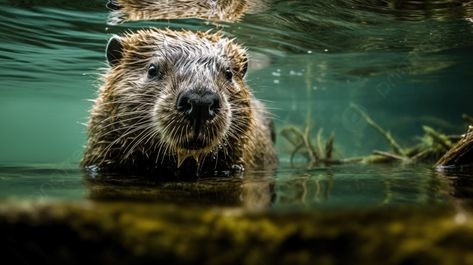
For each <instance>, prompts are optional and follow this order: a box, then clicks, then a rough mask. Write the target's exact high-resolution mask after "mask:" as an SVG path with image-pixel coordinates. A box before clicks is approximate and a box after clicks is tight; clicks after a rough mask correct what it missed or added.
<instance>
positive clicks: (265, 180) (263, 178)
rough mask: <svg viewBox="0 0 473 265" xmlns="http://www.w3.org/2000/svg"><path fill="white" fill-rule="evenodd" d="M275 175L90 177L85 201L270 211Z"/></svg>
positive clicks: (105, 175)
mask: <svg viewBox="0 0 473 265" xmlns="http://www.w3.org/2000/svg"><path fill="white" fill-rule="evenodd" d="M273 173H274V172H259V173H256V174H254V175H252V176H245V177H244V178H243V177H242V176H240V177H235V176H232V177H222V176H219V177H218V178H215V177H209V178H200V179H198V180H195V179H193V180H189V179H187V180H186V179H176V178H175V177H172V178H168V179H165V178H163V177H160V178H150V177H149V176H128V175H127V176H126V178H123V177H122V176H118V175H112V174H95V175H92V174H89V175H86V176H84V180H85V183H86V186H87V193H88V194H87V197H88V198H89V199H92V200H95V201H138V202H151V203H170V204H173V205H183V206H217V207H219V206H220V207H224V206H225V207H243V208H244V209H247V210H263V209H267V208H270V207H271V206H272V203H273V201H274V198H275V194H274V179H273V177H272V175H273Z"/></svg>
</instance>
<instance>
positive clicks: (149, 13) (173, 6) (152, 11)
mask: <svg viewBox="0 0 473 265" xmlns="http://www.w3.org/2000/svg"><path fill="white" fill-rule="evenodd" d="M266 2H267V0H208V1H202V0H167V1H160V0H146V1H145V0H109V1H108V2H107V7H108V8H109V9H110V10H112V12H111V13H110V16H109V23H110V24H117V23H121V22H123V21H134V20H151V19H182V18H199V19H207V20H212V21H226V22H236V21H239V20H240V19H241V18H242V17H243V16H244V15H245V14H255V13H260V12H263V11H264V10H266V9H267V8H268V3H266Z"/></svg>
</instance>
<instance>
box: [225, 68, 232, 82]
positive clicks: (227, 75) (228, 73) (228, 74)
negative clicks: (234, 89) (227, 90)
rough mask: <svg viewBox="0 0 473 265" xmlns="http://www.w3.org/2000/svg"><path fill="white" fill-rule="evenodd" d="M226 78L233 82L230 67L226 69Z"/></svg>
mask: <svg viewBox="0 0 473 265" xmlns="http://www.w3.org/2000/svg"><path fill="white" fill-rule="evenodd" d="M225 78H226V79H227V80H228V82H232V79H233V72H232V69H231V68H230V67H227V68H226V69H225Z"/></svg>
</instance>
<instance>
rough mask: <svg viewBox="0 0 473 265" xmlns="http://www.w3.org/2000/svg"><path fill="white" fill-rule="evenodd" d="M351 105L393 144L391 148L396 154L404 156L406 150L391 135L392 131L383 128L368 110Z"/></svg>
mask: <svg viewBox="0 0 473 265" xmlns="http://www.w3.org/2000/svg"><path fill="white" fill-rule="evenodd" d="M350 106H351V108H352V109H354V110H355V111H356V112H358V114H360V116H361V117H363V119H365V121H366V122H367V123H368V124H369V125H370V126H371V127H373V128H374V129H375V130H376V131H378V132H379V133H380V134H381V135H382V136H384V138H385V139H386V141H387V142H388V144H389V145H390V146H391V149H392V150H393V152H394V153H395V154H396V155H401V156H404V151H403V150H402V148H401V146H400V145H399V144H398V143H397V142H396V140H394V138H393V136H392V135H391V133H390V132H388V131H385V130H384V129H383V128H381V126H379V125H378V124H377V123H376V122H375V121H374V120H373V119H371V117H370V116H369V115H368V114H366V112H364V111H363V110H361V109H360V108H359V107H358V106H357V105H355V104H353V103H352V104H350Z"/></svg>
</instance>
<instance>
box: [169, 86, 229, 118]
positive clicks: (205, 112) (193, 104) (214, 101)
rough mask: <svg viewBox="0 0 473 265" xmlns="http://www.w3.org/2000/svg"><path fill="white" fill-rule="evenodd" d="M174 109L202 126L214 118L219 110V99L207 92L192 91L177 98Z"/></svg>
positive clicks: (217, 96)
mask: <svg viewBox="0 0 473 265" xmlns="http://www.w3.org/2000/svg"><path fill="white" fill-rule="evenodd" d="M176 109H177V111H179V112H181V113H183V114H184V115H186V117H188V118H189V119H190V120H191V121H193V122H195V123H197V124H202V123H204V122H206V121H210V120H212V119H213V118H215V116H216V115H217V113H218V111H219V109H220V97H219V95H218V94H217V93H215V92H212V91H209V90H201V89H192V90H189V91H186V92H183V93H181V94H180V95H179V96H178V98H177V102H176Z"/></svg>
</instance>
